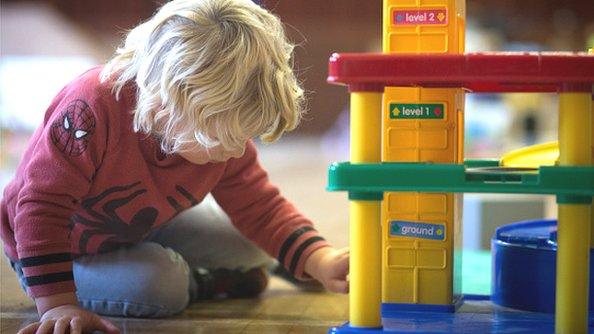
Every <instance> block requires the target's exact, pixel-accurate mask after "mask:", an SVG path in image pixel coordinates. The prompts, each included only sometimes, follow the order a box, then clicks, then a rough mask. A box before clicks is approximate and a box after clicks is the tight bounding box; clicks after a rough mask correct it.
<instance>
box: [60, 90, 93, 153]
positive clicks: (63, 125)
mask: <svg viewBox="0 0 594 334" xmlns="http://www.w3.org/2000/svg"><path fill="white" fill-rule="evenodd" d="M94 132H95V116H93V112H92V111H91V107H89V105H88V104H87V103H86V102H85V101H83V100H74V101H72V102H70V103H69V104H68V106H66V109H65V110H64V111H63V112H62V113H61V114H60V117H58V119H57V120H56V121H55V122H54V123H53V124H52V128H51V132H50V135H51V138H52V142H53V143H54V145H56V147H57V148H58V149H59V150H60V151H62V152H64V153H66V154H68V155H69V156H71V157H76V156H79V155H81V154H82V153H83V152H84V151H85V150H86V149H87V146H88V145H89V140H90V139H91V136H92V135H93V133H94Z"/></svg>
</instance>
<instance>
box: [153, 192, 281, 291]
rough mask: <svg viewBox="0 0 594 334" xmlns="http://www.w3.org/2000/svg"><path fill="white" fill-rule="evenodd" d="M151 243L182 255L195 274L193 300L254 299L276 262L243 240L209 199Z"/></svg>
mask: <svg viewBox="0 0 594 334" xmlns="http://www.w3.org/2000/svg"><path fill="white" fill-rule="evenodd" d="M150 240H151V241H153V242H156V243H159V244H161V245H163V246H164V247H168V248H171V249H173V250H175V251H176V252H178V253H179V254H181V256H182V257H183V258H184V259H185V260H186V261H187V262H188V264H189V266H190V268H191V270H192V271H193V272H194V280H191V281H190V287H191V288H190V291H191V296H192V299H193V300H196V299H205V298H210V297H212V296H213V295H216V294H218V293H226V294H227V295H229V296H231V297H254V296H256V295H258V294H260V293H261V292H262V291H263V290H264V289H265V288H266V285H267V283H268V277H267V271H268V269H272V268H273V267H274V266H275V265H276V261H275V260H274V259H273V258H271V257H270V256H268V255H267V254H266V253H265V252H264V251H262V250H261V249H259V248H258V247H257V246H256V245H255V244H253V243H252V242H251V241H249V240H248V239H246V238H245V237H244V236H242V235H241V234H240V233H239V232H238V231H237V230H236V229H235V227H234V226H233V225H232V224H231V221H230V220H229V217H228V216H227V215H226V214H225V212H224V211H223V210H222V209H221V208H220V207H219V205H218V204H217V203H216V201H215V200H214V199H213V198H212V196H207V198H206V199H205V200H204V201H203V202H202V203H200V204H199V205H197V206H196V207H194V208H192V209H189V210H187V211H185V212H183V213H181V214H180V215H179V216H177V217H176V218H175V219H174V220H173V221H172V222H170V223H169V224H168V225H167V226H166V227H164V228H162V229H161V230H159V231H157V232H156V233H154V234H153V235H152V236H151V237H150Z"/></svg>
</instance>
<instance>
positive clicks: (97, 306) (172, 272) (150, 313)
mask: <svg viewBox="0 0 594 334" xmlns="http://www.w3.org/2000/svg"><path fill="white" fill-rule="evenodd" d="M11 264H12V266H13V269H14V270H15V272H16V273H17V275H18V276H19V279H20V281H21V283H22V284H23V285H22V286H23V289H26V286H25V285H24V279H23V270H22V268H21V266H20V264H19V263H11ZM73 267H74V281H75V283H76V287H77V292H76V294H77V296H78V299H79V303H80V305H81V306H82V307H84V308H86V309H88V310H90V311H93V312H95V313H98V314H101V315H107V316H116V317H146V318H153V317H154V318H157V317H166V316H170V315H173V314H176V313H179V312H181V311H183V310H184V309H185V308H186V306H187V305H188V302H189V300H190V282H191V281H194V278H193V274H192V273H191V271H190V270H189V267H188V264H187V263H186V261H185V260H184V259H183V258H182V257H181V256H180V255H179V254H177V253H176V252H175V251H173V250H172V249H169V248H164V247H163V246H161V245H159V244H157V243H154V242H143V243H140V244H138V245H135V246H133V247H127V248H121V249H118V250H115V251H113V252H108V253H103V254H97V255H86V256H83V257H80V258H78V259H76V260H75V261H74V266H73ZM194 284H195V283H194Z"/></svg>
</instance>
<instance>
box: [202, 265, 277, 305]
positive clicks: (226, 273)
mask: <svg viewBox="0 0 594 334" xmlns="http://www.w3.org/2000/svg"><path fill="white" fill-rule="evenodd" d="M194 278H195V279H196V283H197V284H198V294H197V298H196V299H198V300H204V299H212V298H214V297H216V296H220V295H225V296H227V297H229V298H253V297H256V296H258V295H260V294H261V293H262V292H263V291H264V290H265V289H266V287H267V286H268V274H267V273H266V269H265V268H263V267H258V268H253V269H250V270H248V271H246V272H242V271H240V270H238V269H236V270H231V269H223V268H220V269H214V270H206V269H203V268H197V269H195V270H194Z"/></svg>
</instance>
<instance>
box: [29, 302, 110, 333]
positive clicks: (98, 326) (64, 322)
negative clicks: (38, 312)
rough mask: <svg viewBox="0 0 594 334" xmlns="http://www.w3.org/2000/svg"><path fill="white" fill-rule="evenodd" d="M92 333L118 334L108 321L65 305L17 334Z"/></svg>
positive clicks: (44, 315)
mask: <svg viewBox="0 0 594 334" xmlns="http://www.w3.org/2000/svg"><path fill="white" fill-rule="evenodd" d="M93 331H102V332H105V333H107V334H119V333H120V330H119V329H118V328H117V327H116V326H115V325H114V324H112V323H111V322H109V321H108V320H106V319H102V318H101V317H99V316H98V315H97V314H95V313H92V312H89V311H87V310H84V309H82V308H81V307H79V306H76V305H70V304H67V305H61V306H56V307H54V308H52V309H49V310H47V311H46V312H45V313H44V314H43V316H42V317H41V319H40V320H39V321H38V322H36V323H32V324H30V325H29V326H27V327H25V328H23V329H21V330H20V331H19V332H18V334H33V333H35V334H52V333H53V334H65V333H70V334H81V333H91V332H93Z"/></svg>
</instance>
